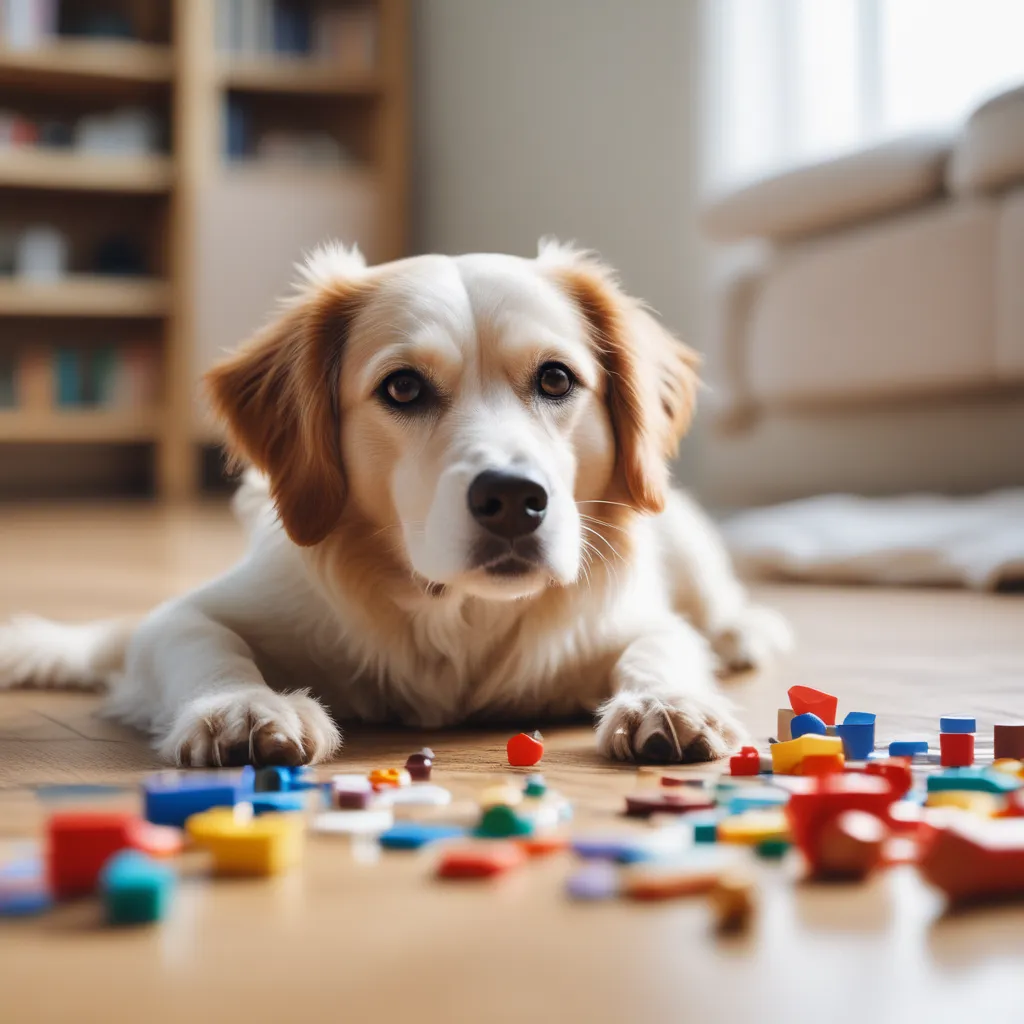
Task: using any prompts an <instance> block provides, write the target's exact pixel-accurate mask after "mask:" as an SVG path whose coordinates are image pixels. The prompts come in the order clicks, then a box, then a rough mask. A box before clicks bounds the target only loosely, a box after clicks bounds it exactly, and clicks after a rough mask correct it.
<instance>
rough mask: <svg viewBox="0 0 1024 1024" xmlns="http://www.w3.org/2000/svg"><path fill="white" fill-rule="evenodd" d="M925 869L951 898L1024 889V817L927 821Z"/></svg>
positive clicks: (990, 895)
mask: <svg viewBox="0 0 1024 1024" xmlns="http://www.w3.org/2000/svg"><path fill="white" fill-rule="evenodd" d="M923 830H924V833H925V836H924V842H923V850H922V853H921V859H920V865H919V866H920V870H921V874H922V875H924V877H925V878H926V879H927V880H928V881H929V882H931V884H932V885H934V886H936V887H937V888H939V889H941V890H942V891H943V892H944V893H945V894H946V895H947V896H948V897H949V899H950V900H952V901H953V902H964V901H968V900H979V899H998V898H1001V897H1007V896H1020V895H1024V818H1013V819H1005V820H1000V821H984V820H982V819H979V818H974V817H966V816H964V817H957V818H956V819H953V820H950V821H949V822H948V823H946V824H945V825H944V826H943V827H942V828H936V827H935V826H933V825H926V826H923Z"/></svg>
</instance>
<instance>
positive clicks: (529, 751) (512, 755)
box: [505, 732, 544, 768]
mask: <svg viewBox="0 0 1024 1024" xmlns="http://www.w3.org/2000/svg"><path fill="white" fill-rule="evenodd" d="M505 752H506V753H507V754H508V763H509V764H510V765H512V767H513V768H529V767H530V766H531V765H535V764H537V763H538V762H539V761H540V759H541V758H542V757H543V756H544V737H543V736H541V734H540V733H539V732H532V733H530V734H527V733H525V732H521V733H519V735H518V736H513V737H512V739H510V740H509V741H508V743H507V744H506V745H505Z"/></svg>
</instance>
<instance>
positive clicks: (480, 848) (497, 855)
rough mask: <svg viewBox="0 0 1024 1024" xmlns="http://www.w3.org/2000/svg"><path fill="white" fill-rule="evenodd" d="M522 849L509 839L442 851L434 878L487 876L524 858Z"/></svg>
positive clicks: (514, 864) (498, 872) (502, 870)
mask: <svg viewBox="0 0 1024 1024" xmlns="http://www.w3.org/2000/svg"><path fill="white" fill-rule="evenodd" d="M526 858H527V854H526V851H525V850H523V849H522V847H520V846H519V845H518V844H516V843H512V842H505V843H503V842H476V843H465V844H462V845H459V846H452V847H450V848H449V849H447V850H445V852H444V855H443V856H442V857H441V861H440V863H439V864H438V866H437V876H438V878H491V877H493V876H495V875H500V874H503V873H504V872H506V871H511V870H512V869H513V868H517V867H519V866H520V865H522V864H523V862H524V861H525V860H526Z"/></svg>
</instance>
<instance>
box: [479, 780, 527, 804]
mask: <svg viewBox="0 0 1024 1024" xmlns="http://www.w3.org/2000/svg"><path fill="white" fill-rule="evenodd" d="M522 801H523V791H522V789H520V788H519V787H517V786H508V785H505V784H504V783H501V784H499V785H497V786H488V787H487V788H486V789H485V790H484V791H483V792H482V793H481V794H480V806H481V807H497V806H498V805H503V806H505V807H515V806H516V805H517V804H520V803H522Z"/></svg>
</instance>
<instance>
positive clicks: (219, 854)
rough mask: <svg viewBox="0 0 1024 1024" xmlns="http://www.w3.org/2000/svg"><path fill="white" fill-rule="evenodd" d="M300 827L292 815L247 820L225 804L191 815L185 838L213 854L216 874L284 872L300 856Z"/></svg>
mask: <svg viewBox="0 0 1024 1024" xmlns="http://www.w3.org/2000/svg"><path fill="white" fill-rule="evenodd" d="M339 813H340V812H339ZM303 826H304V823H303V821H302V818H301V817H300V816H299V815H296V814H262V815H260V816H259V817H258V818H249V819H248V820H247V819H246V818H245V817H244V816H243V815H239V814H236V813H235V811H234V810H233V809H231V808H225V807H215V808H213V809H212V810H209V811H203V812H201V813H200V814H193V815H192V817H191V818H189V819H188V821H187V822H186V823H185V828H186V831H187V832H188V835H189V838H191V839H192V841H193V842H194V843H195V844H196V845H197V846H200V847H202V848H203V849H205V850H208V851H209V852H210V854H211V855H212V856H213V867H214V871H215V872H216V873H217V874H219V875H275V874H279V873H280V872H282V871H286V870H287V869H288V868H290V867H292V866H294V865H295V864H297V863H298V861H299V860H300V858H301V856H302V841H303V833H304V827H303Z"/></svg>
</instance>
